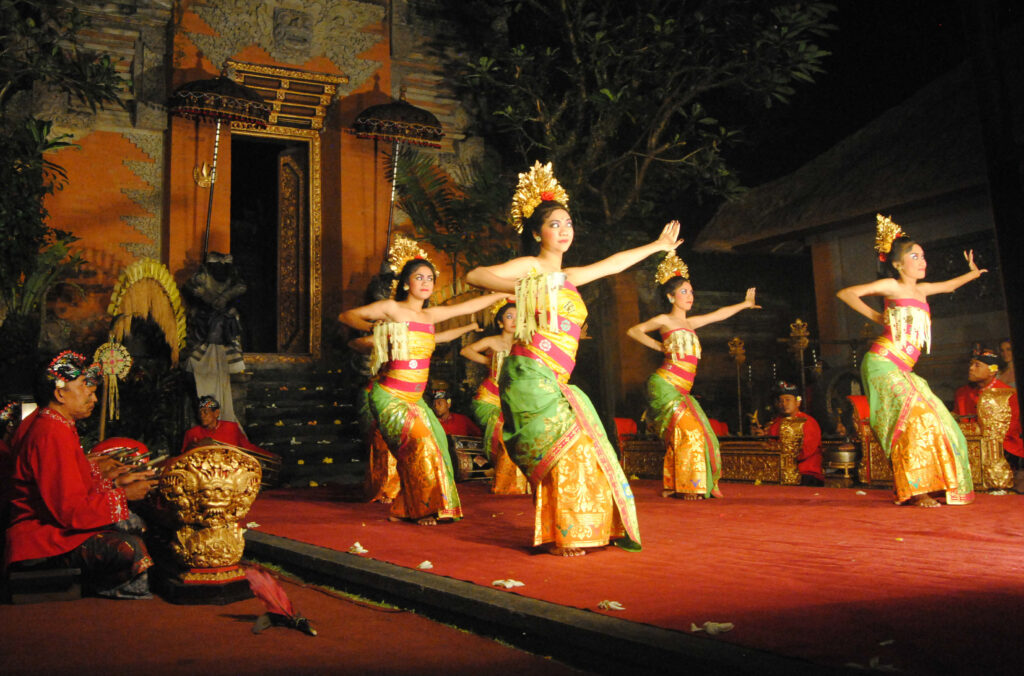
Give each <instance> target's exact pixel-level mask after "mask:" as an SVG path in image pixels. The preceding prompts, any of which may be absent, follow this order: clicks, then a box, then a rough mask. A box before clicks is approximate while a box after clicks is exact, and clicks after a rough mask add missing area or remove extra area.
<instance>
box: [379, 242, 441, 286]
mask: <svg viewBox="0 0 1024 676" xmlns="http://www.w3.org/2000/svg"><path fill="white" fill-rule="evenodd" d="M414 259H422V260H423V261H424V262H426V263H430V258H429V257H428V256H427V252H426V251H424V250H423V249H421V248H420V245H419V244H417V243H416V240H414V239H410V238H408V237H406V236H405V235H396V236H395V241H394V243H393V244H392V245H391V248H390V249H388V266H389V267H390V268H391V271H392V272H393V273H395V278H394V279H393V280H391V297H392V298H394V297H395V291H396V290H397V289H398V281H399V280H398V275H399V274H400V273H401V272H402V268H404V267H405V266H406V264H407V263H408V262H409V261H411V260H414ZM431 265H433V264H431ZM434 281H435V282H436V281H437V280H436V278H435V280H434Z"/></svg>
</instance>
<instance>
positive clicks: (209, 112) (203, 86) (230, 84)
mask: <svg viewBox="0 0 1024 676" xmlns="http://www.w3.org/2000/svg"><path fill="white" fill-rule="evenodd" d="M168 108H170V111H171V114H172V115H178V116H180V117H184V118H187V119H190V120H196V121H197V122H216V123H217V131H216V134H215V135H214V141H213V167H212V168H211V169H210V170H209V171H207V169H206V163H203V168H202V170H200V169H199V168H198V167H196V169H195V170H194V172H193V173H194V177H195V180H196V183H197V184H199V185H200V186H201V187H204V188H205V187H209V188H210V197H209V203H208V204H207V207H206V233H205V234H204V236H203V256H202V258H201V259H200V262H203V261H205V260H206V252H207V250H208V249H209V245H210V216H211V215H212V214H213V186H214V183H216V181H217V151H218V149H219V146H220V125H221V122H223V121H224V120H227V121H228V122H244V123H245V124H250V125H253V126H255V127H260V128H262V127H266V126H267V121H268V120H269V119H270V112H271V106H270V104H269V103H267V102H266V101H264V100H263V99H262V98H261V97H260V95H259V94H257V93H256V92H255V91H253V90H252V89H249V88H248V87H246V86H245V85H242V84H239V83H237V82H235V81H234V80H232V79H230V78H228V77H225V76H223V75H221V76H218V77H215V78H210V79H207V80H196V81H194V82H189V83H187V84H184V85H182V86H181V87H179V88H178V89H177V90H176V91H175V92H174V93H173V94H171V98H170V101H169V102H168Z"/></svg>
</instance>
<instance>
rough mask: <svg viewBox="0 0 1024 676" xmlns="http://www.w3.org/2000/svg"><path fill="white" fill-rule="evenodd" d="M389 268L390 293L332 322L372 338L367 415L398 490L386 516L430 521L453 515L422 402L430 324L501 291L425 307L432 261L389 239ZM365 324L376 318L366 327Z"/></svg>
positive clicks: (440, 449) (477, 306)
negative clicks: (392, 273)
mask: <svg viewBox="0 0 1024 676" xmlns="http://www.w3.org/2000/svg"><path fill="white" fill-rule="evenodd" d="M390 260H391V269H392V270H399V271H400V272H399V273H398V278H397V280H396V284H400V286H398V287H397V288H396V290H395V292H394V298H390V299H388V300H379V301H376V302H374V303H370V304H369V305H363V306H362V307H357V308H353V309H351V310H346V311H345V312H342V313H341V315H339V317H338V319H339V320H340V321H341V322H343V323H344V324H347V325H348V326H351V327H352V328H355V329H358V330H360V331H369V330H370V329H371V327H372V329H373V336H374V345H373V356H372V358H371V361H370V370H371V371H372V372H373V373H374V374H376V375H377V378H376V379H375V380H374V381H373V383H372V385H371V386H370V391H369V397H368V409H369V410H368V413H369V414H370V415H371V416H372V417H373V421H374V422H375V423H376V426H377V429H379V430H380V433H381V436H382V437H383V439H384V441H385V442H386V443H387V446H388V448H389V449H390V451H391V453H392V454H393V455H394V456H395V459H396V460H397V464H398V475H399V480H400V483H401V488H400V490H399V492H398V495H397V496H395V498H394V500H393V501H392V502H391V512H390V518H391V520H392V521H397V520H399V519H412V520H415V521H416V523H418V524H420V525H423V526H433V525H435V524H436V523H437V520H438V519H459V518H461V517H462V507H461V505H460V503H459V494H458V492H457V491H456V490H455V479H454V474H453V472H452V464H451V457H450V456H449V454H448V440H447V437H445V434H444V430H442V429H441V425H440V423H438V422H437V418H435V417H434V414H433V413H432V412H431V410H430V408H429V407H428V406H427V405H426V404H425V403H424V402H423V390H424V389H425V388H426V383H427V375H428V372H429V369H430V355H431V354H432V353H433V351H434V324H435V323H437V322H442V321H445V320H447V319H451V318H452V317H459V316H462V315H467V314H472V313H474V312H478V311H480V310H482V309H484V308H485V307H487V306H488V305H490V304H491V303H494V302H495V301H497V300H498V299H499V298H502V297H503V295H502V294H489V295H486V296H481V297H479V298H474V299H473V300H469V301H466V302H464V303H459V304H457V305H449V306H442V307H426V303H427V301H428V300H429V298H430V295H431V294H432V293H433V292H434V280H435V274H436V273H435V271H434V266H433V265H432V264H431V263H430V261H429V260H427V256H426V254H425V253H423V251H422V250H421V249H420V248H419V247H418V246H416V243H415V242H413V241H412V240H409V239H406V238H404V237H401V236H399V237H397V238H396V240H395V244H394V245H393V246H392V248H391V252H390ZM371 322H379V323H378V324H376V325H374V324H371Z"/></svg>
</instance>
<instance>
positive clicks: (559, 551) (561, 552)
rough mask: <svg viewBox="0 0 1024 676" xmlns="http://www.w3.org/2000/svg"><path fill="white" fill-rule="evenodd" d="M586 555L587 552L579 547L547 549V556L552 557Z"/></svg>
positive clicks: (552, 547)
mask: <svg viewBox="0 0 1024 676" xmlns="http://www.w3.org/2000/svg"><path fill="white" fill-rule="evenodd" d="M586 553H587V550H585V549H580V548H579V547H558V546H555V545H552V546H551V548H550V549H548V554H551V555H553V556H583V555H584V554H586Z"/></svg>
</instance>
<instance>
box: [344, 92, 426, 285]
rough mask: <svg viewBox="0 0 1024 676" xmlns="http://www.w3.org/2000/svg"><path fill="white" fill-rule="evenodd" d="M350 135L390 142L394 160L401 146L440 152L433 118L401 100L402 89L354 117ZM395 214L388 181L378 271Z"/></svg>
mask: <svg viewBox="0 0 1024 676" xmlns="http://www.w3.org/2000/svg"><path fill="white" fill-rule="evenodd" d="M352 133H353V134H355V135H356V136H358V137H359V138H370V139H373V140H375V141H390V142H391V157H392V158H393V160H397V158H398V151H399V149H400V148H401V146H402V144H403V143H407V144H410V145H416V146H425V147H428V148H440V147H441V139H442V138H444V130H443V129H442V128H441V123H440V122H438V120H437V117H435V116H434V114H433V113H431V112H430V111H428V110H423V109H422V108H417V107H416V106H414V105H412V104H411V103H409V102H408V101H406V100H405V87H403V88H402V90H401V93H400V94H399V98H398V100H397V101H391V102H390V103H380V104H377V105H375V106H370V107H369V108H367V109H366V110H364V111H363V112H361V113H359V115H357V116H356V119H355V121H354V122H353V123H352ZM394 212H395V180H394V178H392V181H391V202H390V204H389V205H388V231H387V241H386V242H385V244H384V258H385V261H384V263H382V265H381V270H382V271H383V270H385V268H387V260H386V259H387V252H388V249H389V248H390V247H391V224H392V219H393V217H394Z"/></svg>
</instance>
